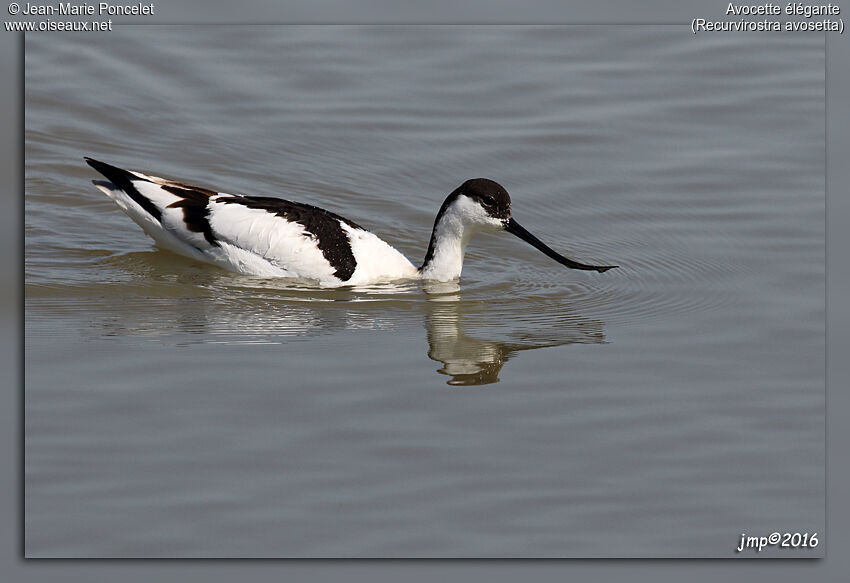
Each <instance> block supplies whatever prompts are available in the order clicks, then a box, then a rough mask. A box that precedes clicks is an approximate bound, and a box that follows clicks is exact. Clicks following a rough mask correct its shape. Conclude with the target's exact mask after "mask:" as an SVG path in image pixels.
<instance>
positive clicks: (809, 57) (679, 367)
mask: <svg viewBox="0 0 850 583" xmlns="http://www.w3.org/2000/svg"><path fill="white" fill-rule="evenodd" d="M25 124H26V144H25V145H26V225H25V229H26V230H25V233H26V257H25V269H26V274H25V277H26V346H25V349H26V362H25V367H26V371H25V372H26V382H25V409H26V410H25V424H26V436H25V438H26V439H25V480H26V484H25V486H26V500H25V529H26V533H25V535H26V554H27V556H30V557H82V556H96V557H188V556H193V557H200V556H240V557H242V556H245V557H430V556H446V557H491V556H510V557H603V556H604V557H607V556H721V557H730V556H735V555H736V553H735V552H734V549H735V547H736V545H737V544H738V542H739V538H740V536H741V533H742V532H746V533H748V534H753V535H767V534H770V533H771V532H774V531H779V532H785V531H788V532H819V533H821V535H823V528H824V463H825V461H824V277H825V276H824V210H825V209H824V158H825V151H824V38H823V36H822V35H815V34H805V33H804V34H732V33H728V34H713V35H709V34H706V35H699V36H694V35H692V34H691V33H690V31H689V29H688V28H687V27H677V26H569V27H516V26H512V27H420V26H416V27H389V26H381V27H323V26H303V27H301V26H293V27H278V26H267V27H238V26H227V27H212V26H210V27H201V26H191V27H172V26H155V27H154V26H138V27H132V26H121V27H117V29H116V30H115V31H114V32H112V33H104V34H91V35H84V34H67V35H63V34H50V35H47V34H29V35H27V37H26V120H25ZM83 156H92V157H95V158H98V159H102V160H105V161H107V162H111V163H114V164H117V165H121V166H125V167H129V168H133V169H137V170H140V171H143V172H149V173H152V174H156V175H159V176H166V177H170V178H175V179H179V180H183V181H186V182H190V183H196V184H198V185H201V186H207V187H212V188H216V189H219V190H223V191H227V192H240V193H245V194H256V195H273V196H281V197H285V198H290V199H293V200H300V201H302V202H308V203H311V204H317V205H319V206H323V207H325V208H328V209H330V210H332V211H334V212H337V213H339V214H342V215H344V216H347V217H349V218H351V219H353V220H355V221H357V222H358V223H360V224H361V225H363V226H365V227H366V228H369V229H371V230H373V231H374V232H375V233H377V234H378V235H380V236H381V237H382V238H384V239H385V240H387V241H388V242H389V243H391V244H393V245H395V246H396V247H397V248H398V249H399V250H401V251H402V252H403V253H405V254H406V255H407V256H408V257H410V258H411V259H412V260H413V261H414V262H416V263H417V264H418V262H420V261H421V258H422V257H423V256H424V253H425V247H426V246H427V239H428V236H429V234H430V228H431V226H432V223H433V218H434V214H435V213H436V211H437V209H438V208H439V205H440V203H441V202H442V200H443V198H444V197H445V196H446V195H447V194H448V193H449V192H451V191H452V190H453V189H454V188H455V187H457V186H458V185H459V184H460V183H461V182H463V181H464V180H465V179H467V178H472V177H477V176H485V177H489V178H492V179H494V180H497V181H498V182H500V183H501V184H502V185H503V186H505V188H507V190H508V191H509V192H510V193H511V195H512V198H513V201H514V216H515V217H516V218H517V219H518V220H519V221H520V222H521V223H522V224H523V225H524V226H525V227H527V228H528V229H529V230H531V231H532V232H534V233H535V234H537V235H538V236H539V237H540V238H541V239H543V240H544V241H546V242H547V243H549V244H550V245H552V246H553V247H554V248H555V249H558V250H560V251H563V252H564V253H565V254H567V255H568V256H570V257H573V258H576V259H578V260H581V261H585V262H590V263H598V264H608V263H616V264H619V265H620V266H621V267H620V269H617V270H612V271H609V272H606V273H604V274H598V273H595V272H590V273H587V272H579V271H571V270H566V269H564V268H563V267H561V266H559V265H557V264H555V263H554V262H552V261H551V260H550V259H548V258H546V257H545V256H543V255H542V254H540V253H538V252H537V251H535V250H534V249H532V248H531V247H529V246H528V245H526V244H524V243H522V242H521V241H519V240H518V239H516V238H514V237H511V236H509V235H507V234H501V235H481V236H478V237H476V238H475V239H473V241H472V244H471V246H470V249H469V252H468V253H467V260H466V263H465V266H464V272H463V278H462V280H461V282H460V284H459V286H451V285H447V286H423V284H422V283H419V282H408V283H404V282H399V283H396V284H386V285H377V286H371V287H366V288H355V289H348V288H344V289H339V290H328V289H313V288H310V287H306V286H304V285H302V284H298V283H295V282H287V281H283V280H277V281H275V280H264V279H260V278H251V277H245V276H238V275H234V274H230V273H227V272H224V271H221V270H218V269H217V268H215V267H211V266H206V265H202V264H199V263H195V262H193V261H191V260H188V259H184V258H181V257H178V256H176V255H173V254H170V253H168V252H165V251H160V250H157V249H156V248H155V247H154V246H153V244H152V242H151V240H149V239H148V238H147V237H146V236H145V235H144V234H143V233H142V231H141V230H140V229H139V228H138V227H137V226H136V225H134V224H133V223H132V222H131V221H130V219H129V218H127V217H126V216H125V215H124V214H123V213H122V212H121V211H120V210H118V209H117V207H115V206H114V204H113V203H112V202H111V201H109V200H108V199H107V198H106V197H104V196H103V195H102V194H101V193H100V192H98V191H97V190H96V189H95V188H94V187H93V186H92V185H91V183H90V180H91V179H93V178H97V176H96V174H95V173H94V172H92V170H91V169H90V168H88V167H87V166H86V165H85V164H84V163H83V161H82V157H83ZM823 549H824V545H821V546H820V547H819V548H817V549H813V550H809V549H806V550H789V549H784V550H776V549H768V550H764V551H762V552H761V553H760V554H759V555H758V556H783V557H799V556H820V555H821V554H822V552H823ZM749 554H750V555H752V556H755V553H752V552H750V553H749Z"/></svg>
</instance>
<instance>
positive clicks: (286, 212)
mask: <svg viewBox="0 0 850 583" xmlns="http://www.w3.org/2000/svg"><path fill="white" fill-rule="evenodd" d="M215 202H222V203H225V204H240V205H242V206H245V207H248V208H250V209H258V210H264V211H266V212H267V213H271V214H274V215H276V216H278V217H281V218H284V219H286V220H287V221H290V222H294V223H298V224H299V225H301V226H302V227H303V228H304V231H305V232H306V233H307V234H309V235H310V236H311V237H312V238H313V239H314V240H315V241H316V244H317V245H318V247H319V250H321V252H322V255H324V257H325V259H327V261H328V263H330V264H331V267H333V268H334V270H335V271H334V275H335V276H336V277H338V278H339V279H340V280H342V281H348V280H349V279H351V276H352V275H354V270H355V269H357V260H356V259H355V258H354V253H353V252H352V250H351V242H350V241H349V239H348V234H347V233H346V232H345V231H344V230H343V228H342V224H341V223H345V224H346V225H348V226H349V227H352V228H354V229H360V230H363V231H365V229H364V228H363V227H361V226H360V225H358V224H357V223H355V222H354V221H350V220H348V219H346V218H345V217H341V216H339V215H337V214H335V213H332V212H330V211H326V210H325V209H323V208H319V207H317V206H312V205H309V204H304V203H301V202H292V201H289V200H283V199H282V198H273V197H269V196H224V197H218V198H216V200H215Z"/></svg>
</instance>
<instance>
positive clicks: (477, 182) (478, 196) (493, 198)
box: [455, 178, 511, 219]
mask: <svg viewBox="0 0 850 583" xmlns="http://www.w3.org/2000/svg"><path fill="white" fill-rule="evenodd" d="M455 192H456V193H457V194H463V195H465V196H468V197H469V198H471V199H472V200H474V201H477V202H478V203H480V204H481V206H483V207H484V208H485V209H486V210H487V213H488V214H489V215H490V216H491V217H495V218H497V219H509V218H511V197H510V195H509V194H508V191H507V190H505V189H504V188H502V185H501V184H499V183H498V182H495V181H493V180H490V179H488V178H471V179H470V180H467V181H466V182H464V183H463V184H461V185H460V186H459V187H458V189H457V190H456V191H455Z"/></svg>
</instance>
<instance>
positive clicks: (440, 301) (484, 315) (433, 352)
mask: <svg viewBox="0 0 850 583" xmlns="http://www.w3.org/2000/svg"><path fill="white" fill-rule="evenodd" d="M425 292H426V294H428V312H427V315H426V330H427V334H428V357H429V358H430V359H431V360H435V361H437V362H441V363H442V364H443V367H442V368H440V369H438V371H437V372H439V373H440V374H444V375H448V376H450V377H451V379H450V380H449V381H448V384H449V385H453V386H477V385H487V384H491V383H496V382H499V373H500V372H501V370H502V367H503V366H504V365H505V363H506V362H507V361H508V360H509V359H510V358H512V357H513V356H514V355H515V354H516V353H517V352H520V351H523V350H534V349H536V348H548V347H554V346H563V345H566V344H599V343H604V342H605V335H604V333H603V331H602V322H599V321H597V320H590V319H587V318H582V317H580V316H578V315H576V314H574V313H569V312H568V311H567V310H565V307H564V305H563V303H561V304H557V303H556V305H555V306H541V307H540V310H538V311H537V312H536V316H534V315H531V314H526V316H530V317H529V318H528V319H524V318H523V314H517V313H516V312H514V310H515V309H516V306H511V304H510V303H505V304H502V305H499V304H498V302H496V303H495V304H494V305H491V303H490V302H475V305H477V306H484V308H485V309H484V310H481V309H478V310H475V309H469V308H470V307H471V306H469V305H465V304H468V302H463V301H462V299H461V294H460V288H459V286H458V285H457V284H456V283H440V284H436V283H427V282H426V283H425ZM553 307H555V308H557V309H558V312H557V313H556V314H552V313H549V312H546V313H545V314H541V311H545V310H546V308H549V309H552V308H553ZM541 316H542V317H541ZM540 320H544V321H545V322H541V321H540ZM494 321H498V322H500V323H501V324H502V326H501V327H503V328H506V330H504V331H503V332H502V334H500V336H504V339H502V340H485V339H481V338H479V337H475V336H472V335H469V334H467V333H466V330H473V329H476V330H483V331H486V329H487V328H492V327H493V325H492V324H493V322H494ZM488 323H489V324H488ZM529 324H531V328H532V329H531V330H529V329H528V326H529ZM541 324H543V327H542V328H541ZM479 335H480V334H479Z"/></svg>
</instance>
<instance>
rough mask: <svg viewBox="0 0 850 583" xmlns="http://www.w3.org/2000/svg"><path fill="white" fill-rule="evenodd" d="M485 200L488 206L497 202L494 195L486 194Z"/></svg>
mask: <svg viewBox="0 0 850 583" xmlns="http://www.w3.org/2000/svg"><path fill="white" fill-rule="evenodd" d="M483 201H484V204H485V205H487V206H493V205H494V204H496V199H495V198H493V197H492V196H485V197H484V198H483Z"/></svg>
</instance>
